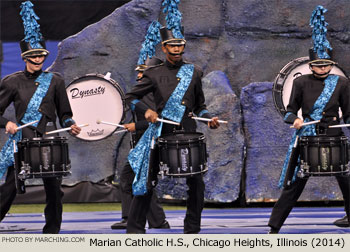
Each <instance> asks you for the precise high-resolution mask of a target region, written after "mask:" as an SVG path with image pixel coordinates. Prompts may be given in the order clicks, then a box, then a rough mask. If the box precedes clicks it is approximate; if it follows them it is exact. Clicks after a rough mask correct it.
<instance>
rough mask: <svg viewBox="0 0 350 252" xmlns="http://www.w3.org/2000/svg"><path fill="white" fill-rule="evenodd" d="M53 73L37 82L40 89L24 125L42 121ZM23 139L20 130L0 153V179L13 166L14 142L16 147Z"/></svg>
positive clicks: (44, 75)
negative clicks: (43, 107)
mask: <svg viewBox="0 0 350 252" xmlns="http://www.w3.org/2000/svg"><path fill="white" fill-rule="evenodd" d="M52 76H53V74H52V73H45V72H43V73H41V74H40V75H39V76H38V78H37V79H36V80H35V82H38V83H39V85H38V88H37V89H36V91H35V93H34V95H33V96H32V98H31V99H30V101H29V103H28V106H27V109H26V112H25V114H24V116H23V118H22V120H21V122H22V123H23V124H26V123H29V122H33V121H36V120H38V121H40V119H41V117H42V114H41V113H40V112H39V107H40V104H41V102H42V100H43V98H44V97H45V95H46V93H47V90H48V89H49V87H50V83H51V80H52ZM37 125H38V122H37V123H35V124H33V126H35V127H36V126H37ZM21 139H22V131H21V130H19V131H18V132H17V133H16V134H14V135H10V136H9V139H8V140H7V141H6V143H5V145H4V147H3V148H2V149H1V152H0V178H2V177H3V176H4V174H5V173H6V171H7V168H8V167H9V166H12V165H13V163H14V157H13V153H14V146H13V141H15V143H16V145H17V142H18V141H19V140H21Z"/></svg>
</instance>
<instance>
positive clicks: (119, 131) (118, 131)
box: [113, 129, 128, 135]
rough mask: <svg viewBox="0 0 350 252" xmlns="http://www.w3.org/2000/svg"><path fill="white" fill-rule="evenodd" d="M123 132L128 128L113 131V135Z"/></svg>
mask: <svg viewBox="0 0 350 252" xmlns="http://www.w3.org/2000/svg"><path fill="white" fill-rule="evenodd" d="M123 132H128V130H127V129H123V130H117V131H116V132H114V133H113V135H114V134H118V133H123Z"/></svg>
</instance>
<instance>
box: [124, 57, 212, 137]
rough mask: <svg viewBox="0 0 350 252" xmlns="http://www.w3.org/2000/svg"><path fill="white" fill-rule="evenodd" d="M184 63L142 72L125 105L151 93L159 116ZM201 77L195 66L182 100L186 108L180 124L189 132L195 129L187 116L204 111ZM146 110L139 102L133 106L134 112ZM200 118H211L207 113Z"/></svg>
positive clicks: (192, 121) (172, 90)
mask: <svg viewBox="0 0 350 252" xmlns="http://www.w3.org/2000/svg"><path fill="white" fill-rule="evenodd" d="M184 63H186V62H183V61H181V62H178V63H177V64H176V65H173V64H171V63H170V62H168V61H165V63H162V64H160V65H157V66H154V67H150V68H148V69H147V70H146V71H145V72H144V74H143V77H142V79H141V80H140V81H139V82H138V83H137V84H136V85H135V86H134V87H133V89H132V90H131V91H130V92H129V93H127V94H126V102H127V104H128V105H129V106H131V104H132V102H133V101H135V100H141V98H142V97H143V96H145V95H146V94H148V93H150V92H152V93H153V96H154V102H155V105H156V112H157V113H158V114H159V115H160V114H161V112H162V110H163V108H164V106H165V104H166V102H167V101H168V99H169V97H170V96H171V94H172V93H173V92H174V90H175V88H176V86H177V85H178V83H179V81H180V80H179V79H178V78H177V77H176V74H177V73H178V71H179V69H180V67H181V66H182V65H183V64H184ZM202 76H203V73H202V71H201V70H200V69H199V68H198V67H196V66H195V68H194V72H193V76H192V81H191V83H190V85H189V87H188V89H187V91H186V93H185V95H184V97H183V99H182V105H184V106H186V111H185V115H184V118H183V120H182V124H184V126H185V128H188V129H190V131H194V130H195V128H196V127H195V122H194V120H192V119H190V118H189V117H188V116H187V115H188V114H189V113H190V112H193V113H195V114H197V115H198V114H199V113H200V112H203V111H206V105H205V98H204V94H203V90H202V80H201V78H202ZM131 107H132V106H131ZM148 108H149V107H148V106H147V105H145V104H144V103H143V102H141V101H140V102H137V103H136V106H135V110H136V111H138V112H142V113H145V111H146V110H147V109H148ZM201 116H202V117H206V118H211V116H210V114H209V113H204V114H202V115H201ZM184 120H185V121H184Z"/></svg>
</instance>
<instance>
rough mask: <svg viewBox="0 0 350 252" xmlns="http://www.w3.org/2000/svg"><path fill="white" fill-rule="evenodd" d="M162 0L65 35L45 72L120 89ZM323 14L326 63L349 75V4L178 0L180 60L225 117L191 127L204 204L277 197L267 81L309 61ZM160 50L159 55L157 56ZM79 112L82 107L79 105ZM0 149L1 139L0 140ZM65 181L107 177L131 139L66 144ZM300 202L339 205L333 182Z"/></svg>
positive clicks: (179, 188) (169, 189)
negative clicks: (201, 162) (201, 144)
mask: <svg viewBox="0 0 350 252" xmlns="http://www.w3.org/2000/svg"><path fill="white" fill-rule="evenodd" d="M161 2H162V0H133V1H131V2H129V3H127V4H125V5H123V6H122V7H120V8H118V9H116V10H115V11H114V12H113V13H112V14H111V15H109V16H107V17H106V18H104V19H102V20H101V21H99V22H98V23H95V24H93V25H90V26H88V27H86V28H85V29H83V30H82V31H81V32H79V33H78V34H76V35H74V36H71V37H68V38H67V39H65V40H64V41H62V42H61V43H60V45H59V53H58V57H57V59H56V61H55V62H54V64H53V65H52V66H51V67H50V70H52V71H57V72H60V73H61V74H62V75H63V76H64V78H65V81H66V83H67V85H68V84H69V83H70V82H72V80H73V79H74V78H76V77H81V76H84V75H86V74H89V73H99V74H106V73H107V72H110V73H111V77H112V78H113V79H114V80H116V81H117V82H118V83H119V85H120V86H121V87H122V89H123V90H124V91H125V92H127V91H128V90H130V89H131V87H132V86H133V85H134V83H135V81H134V80H135V77H136V73H135V71H134V68H135V65H136V62H137V59H138V53H139V50H140V47H141V43H142V41H143V39H144V36H145V34H146V31H147V27H148V26H149V24H150V23H151V22H152V21H153V20H159V21H160V22H161V23H163V24H164V23H165V22H164V14H163V13H162V12H161ZM317 5H323V6H324V7H325V8H327V9H328V12H327V13H326V15H325V17H326V21H327V22H328V23H329V26H328V39H329V41H330V43H331V45H332V47H333V49H334V57H335V59H336V61H337V62H338V63H339V66H341V67H342V68H343V69H344V71H346V72H350V65H349V62H350V11H349V9H350V2H349V1H348V0H338V1H333V0H317V1H314V0H288V1H279V0H246V1H239V0H181V3H180V5H179V9H180V11H181V12H182V14H183V22H182V23H183V25H184V27H185V37H186V40H187V44H186V53H185V54H184V58H185V59H186V60H188V61H190V62H194V63H196V64H197V65H199V66H200V67H201V68H202V69H203V71H204V78H203V88H204V92H205V96H206V103H207V105H208V107H209V110H210V111H211V112H212V113H213V114H215V115H217V116H219V118H220V119H224V120H228V121H229V124H228V125H222V127H220V128H219V129H218V130H209V129H207V128H206V127H205V125H203V124H201V123H199V131H201V132H203V133H204V134H205V135H206V137H207V148H208V151H209V155H210V156H209V172H208V173H207V174H206V175H205V182H206V194H205V197H206V201H207V202H233V201H235V200H237V199H242V198H243V199H245V200H246V201H247V202H269V201H274V200H276V199H277V198H278V196H279V193H280V190H279V189H278V188H277V181H278V178H279V175H280V171H281V167H282V163H283V160H284V157H285V153H286V150H287V146H288V144H289V141H290V137H291V134H292V133H293V130H292V129H289V126H288V125H286V124H284V123H283V121H282V117H281V116H280V114H279V113H278V112H277V110H276V108H275V107H274V103H273V99H272V87H273V81H274V79H275V77H276V76H277V74H278V73H279V71H280V70H281V69H282V67H283V66H285V65H286V64H287V63H288V62H289V61H291V60H293V59H296V58H299V57H303V56H308V49H309V48H310V47H311V46H312V43H311V28H310V27H309V19H310V15H311V13H312V11H313V9H314V8H315V7H316V6H317ZM159 49H160V48H158V52H157V56H159V57H162V56H163V55H162V53H161V51H160V50H159ZM82 109H84V108H82ZM1 140H2V142H3V137H2V139H1ZM69 141H70V151H71V159H72V163H73V175H72V176H71V177H70V178H68V179H65V182H64V183H66V184H74V183H77V182H78V181H84V180H86V181H93V182H96V181H100V180H103V179H105V178H106V177H111V176H114V180H115V181H116V183H118V180H119V169H120V168H121V167H122V166H123V164H124V162H125V159H126V155H127V153H128V151H129V148H130V146H129V135H128V134H125V135H114V136H111V137H109V138H107V139H104V140H101V141H97V142H84V141H82V140H79V139H74V138H72V137H71V138H70V140H69ZM157 188H158V192H159V195H160V197H163V198H170V199H184V198H185V197H186V185H185V182H184V181H183V180H182V179H170V178H165V179H163V180H161V181H160V183H159V185H158V187H157ZM301 199H302V200H305V201H314V200H341V193H340V190H339V189H338V186H337V183H336V182H335V179H334V178H333V177H327V178H311V179H310V180H309V183H308V185H307V188H306V189H305V190H304V193H303V194H302V196H301Z"/></svg>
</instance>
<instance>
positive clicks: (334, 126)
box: [328, 124, 350, 128]
mask: <svg viewBox="0 0 350 252" xmlns="http://www.w3.org/2000/svg"><path fill="white" fill-rule="evenodd" d="M342 127H350V124H339V125H331V126H328V128H342Z"/></svg>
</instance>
